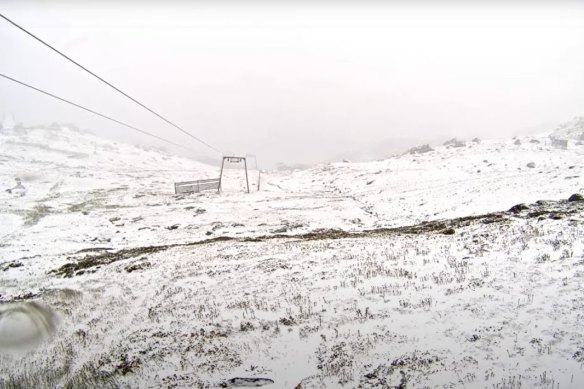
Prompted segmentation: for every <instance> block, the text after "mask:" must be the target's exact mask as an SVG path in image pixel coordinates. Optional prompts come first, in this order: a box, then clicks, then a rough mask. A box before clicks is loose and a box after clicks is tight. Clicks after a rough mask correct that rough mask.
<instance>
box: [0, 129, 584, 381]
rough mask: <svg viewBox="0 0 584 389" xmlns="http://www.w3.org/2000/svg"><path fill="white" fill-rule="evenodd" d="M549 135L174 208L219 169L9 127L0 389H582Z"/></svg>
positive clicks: (576, 254) (237, 187) (577, 265)
mask: <svg viewBox="0 0 584 389" xmlns="http://www.w3.org/2000/svg"><path fill="white" fill-rule="evenodd" d="M547 135H548V134H545V135H542V136H536V137H527V138H520V139H510V140H484V141H482V142H470V143H467V144H466V145H465V146H464V147H454V146H453V144H454V143H455V142H452V143H451V145H450V146H446V145H444V146H439V147H434V151H431V152H428V153H422V154H415V155H413V154H404V155H401V156H396V157H392V158H389V159H387V160H384V161H377V162H369V163H355V164H353V163H338V164H327V165H322V166H318V167H315V168H313V169H310V170H306V171H297V172H294V173H292V174H287V175H282V174H280V173H278V174H277V173H274V174H262V176H261V185H260V187H261V191H259V192H258V191H257V182H258V176H257V174H252V175H251V178H250V180H251V183H252V193H251V194H245V193H243V191H242V190H241V188H242V185H243V182H244V176H243V172H242V171H240V170H229V171H228V172H227V175H226V177H225V183H224V185H225V189H226V190H225V191H224V192H223V193H222V194H220V195H219V194H217V193H203V194H192V195H178V196H177V195H174V193H173V186H172V183H173V181H178V180H185V179H197V178H205V177H216V176H217V175H218V169H216V168H213V167H209V166H206V165H203V164H200V163H197V162H194V161H191V160H188V159H184V158H178V157H172V156H168V155H165V154H164V153H160V152H157V151H155V150H142V149H138V148H135V147H133V146H129V145H123V144H115V143H112V142H109V141H106V140H103V139H99V138H97V137H94V136H91V135H89V134H84V133H81V132H79V131H76V130H72V129H69V128H62V127H60V126H59V127H57V126H55V127H53V128H48V129H40V128H38V129H20V130H2V131H1V132H0V163H1V166H2V170H1V171H0V185H1V188H6V189H11V188H15V187H16V186H17V183H16V182H15V178H16V177H18V178H20V182H21V185H22V186H23V187H24V191H23V190H22V189H18V190H16V189H15V190H13V191H12V193H8V192H5V191H2V193H1V194H0V222H1V223H0V224H1V227H0V388H2V387H65V386H67V387H131V388H144V387H152V388H158V387H169V388H177V387H178V388H193V387H242V386H263V385H266V386H267V387H270V388H295V387H296V388H304V389H308V388H334V387H361V388H390V387H402V388H403V387H412V388H417V387H441V388H442V387H465V388H470V387H478V388H493V387H495V388H518V387H543V388H552V387H554V388H555V387H558V385H561V387H562V388H570V387H572V388H580V387H582V386H583V385H584V370H583V369H582V363H583V361H584V334H583V333H582V331H581V323H582V319H583V318H584V305H583V304H582V301H584V288H583V280H584V271H583V270H582V264H583V263H584V232H583V231H584V228H583V227H584V202H582V201H578V199H579V198H578V197H577V196H575V197H573V198H572V200H574V201H567V198H568V197H569V196H570V195H572V194H573V193H577V192H580V193H582V192H584V185H583V184H584V180H583V178H582V173H583V172H582V155H583V153H584V146H582V145H579V144H578V143H577V141H570V143H569V145H568V148H567V150H563V149H557V148H555V147H554V146H553V145H552V143H551V139H550V138H549V137H548V136H547ZM22 194H24V195H22ZM21 195H22V196H21ZM537 200H552V201H549V202H546V201H539V202H537V203H536V201H537ZM519 203H526V205H524V206H518V207H514V208H513V210H512V211H509V212H507V211H506V210H507V209H509V208H510V207H511V206H513V205H516V204H519ZM27 304H28V305H27ZM43 307H47V308H48V309H50V311H51V312H53V313H54V315H55V316H54V317H56V319H54V317H53V316H52V315H51V314H48V313H47V311H45V310H44V308H43ZM53 327H54V329H53ZM51 332H53V336H52V337H46V334H48V333H51ZM15 336H18V337H19V338H18V339H20V338H22V337H26V336H30V337H31V338H34V340H36V341H37V342H40V343H38V344H34V345H28V346H27V348H26V349H15V348H14V347H11V348H9V347H7V346H5V345H8V344H10V345H13V344H14V343H15V342H16V341H15V340H14V339H15Z"/></svg>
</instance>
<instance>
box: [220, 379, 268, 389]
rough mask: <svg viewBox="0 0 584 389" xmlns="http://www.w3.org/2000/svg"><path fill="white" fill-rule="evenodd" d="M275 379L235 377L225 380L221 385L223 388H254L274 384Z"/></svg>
mask: <svg viewBox="0 0 584 389" xmlns="http://www.w3.org/2000/svg"><path fill="white" fill-rule="evenodd" d="M273 383H274V380H272V379H270V378H242V377H235V378H231V379H230V380H227V381H226V382H223V383H222V384H221V385H220V386H221V387H222V388H244V387H245V388H253V387H258V386H264V385H270V384H273Z"/></svg>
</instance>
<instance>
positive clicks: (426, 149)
mask: <svg viewBox="0 0 584 389" xmlns="http://www.w3.org/2000/svg"><path fill="white" fill-rule="evenodd" d="M430 151H434V149H433V148H431V147H430V145H429V144H425V145H421V146H416V147H412V148H411V149H410V150H409V153H410V154H423V153H429V152H430Z"/></svg>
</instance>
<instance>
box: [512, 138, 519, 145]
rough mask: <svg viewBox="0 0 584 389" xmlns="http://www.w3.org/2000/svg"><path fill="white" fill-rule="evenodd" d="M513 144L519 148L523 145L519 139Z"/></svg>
mask: <svg viewBox="0 0 584 389" xmlns="http://www.w3.org/2000/svg"><path fill="white" fill-rule="evenodd" d="M513 144H514V145H515V146H519V145H520V144H521V140H519V139H517V140H515V142H513Z"/></svg>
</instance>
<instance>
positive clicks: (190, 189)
mask: <svg viewBox="0 0 584 389" xmlns="http://www.w3.org/2000/svg"><path fill="white" fill-rule="evenodd" d="M219 182H220V180H219V178H209V179H206V180H197V181H183V182H175V183H174V193H175V194H179V193H198V192H202V191H205V190H211V189H213V190H217V191H218V190H219Z"/></svg>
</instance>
